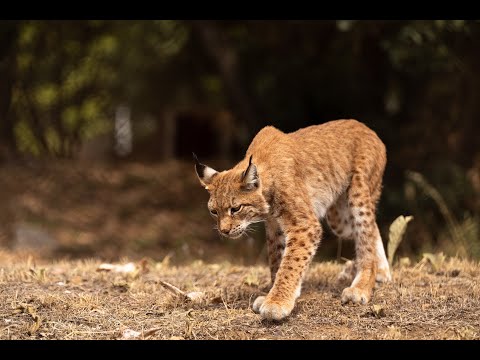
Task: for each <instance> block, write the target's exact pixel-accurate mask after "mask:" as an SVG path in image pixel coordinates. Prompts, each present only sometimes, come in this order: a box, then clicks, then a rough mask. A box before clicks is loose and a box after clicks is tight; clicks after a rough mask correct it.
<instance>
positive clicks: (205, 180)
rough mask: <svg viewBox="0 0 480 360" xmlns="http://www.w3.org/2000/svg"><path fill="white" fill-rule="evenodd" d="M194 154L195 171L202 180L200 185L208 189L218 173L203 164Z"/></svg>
mask: <svg viewBox="0 0 480 360" xmlns="http://www.w3.org/2000/svg"><path fill="white" fill-rule="evenodd" d="M192 154H193V159H194V160H195V171H196V173H197V176H198V179H199V180H200V184H202V186H203V187H205V188H206V187H207V186H208V185H209V184H210V183H211V182H212V178H213V177H214V176H215V175H217V173H218V172H217V171H216V170H214V169H212V168H211V167H208V166H207V165H203V164H201V163H200V162H199V161H198V158H197V155H195V153H192Z"/></svg>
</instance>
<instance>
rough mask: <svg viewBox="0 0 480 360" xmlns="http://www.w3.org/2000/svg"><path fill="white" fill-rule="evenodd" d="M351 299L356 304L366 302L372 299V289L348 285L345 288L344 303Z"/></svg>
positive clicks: (343, 293)
mask: <svg viewBox="0 0 480 360" xmlns="http://www.w3.org/2000/svg"><path fill="white" fill-rule="evenodd" d="M349 301H351V302H352V303H354V304H362V305H364V304H366V303H367V302H369V301H370V290H365V289H361V288H358V287H348V288H346V289H343V292H342V304H346V303H348V302H349Z"/></svg>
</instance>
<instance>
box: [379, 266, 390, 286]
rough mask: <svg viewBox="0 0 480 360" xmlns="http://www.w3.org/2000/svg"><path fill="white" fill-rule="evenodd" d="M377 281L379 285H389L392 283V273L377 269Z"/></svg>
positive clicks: (384, 269) (387, 269)
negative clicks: (388, 283)
mask: <svg viewBox="0 0 480 360" xmlns="http://www.w3.org/2000/svg"><path fill="white" fill-rule="evenodd" d="M375 281H376V282H379V283H387V282H390V281H392V275H391V273H390V269H389V268H388V267H387V268H378V269H377V276H376V277H375Z"/></svg>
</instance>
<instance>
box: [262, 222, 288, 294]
mask: <svg viewBox="0 0 480 360" xmlns="http://www.w3.org/2000/svg"><path fill="white" fill-rule="evenodd" d="M265 227H266V235H267V249H268V264H269V266H270V275H271V277H272V285H273V283H274V282H275V275H276V274H277V271H278V268H279V266H280V261H281V260H282V256H283V252H284V250H285V235H284V234H283V230H282V229H281V227H280V224H279V223H278V221H277V220H276V219H273V218H272V219H268V220H267V222H266V224H265Z"/></svg>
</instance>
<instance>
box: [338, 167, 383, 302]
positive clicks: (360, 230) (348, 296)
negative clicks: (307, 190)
mask: <svg viewBox="0 0 480 360" xmlns="http://www.w3.org/2000/svg"><path fill="white" fill-rule="evenodd" d="M347 198H348V205H349V208H350V211H351V216H352V217H353V219H352V224H353V237H354V240H355V253H356V261H355V265H356V270H357V272H356V274H355V278H354V279H353V282H352V284H351V285H350V287H348V288H346V289H344V290H343V293H342V299H341V300H342V303H346V302H349V301H351V302H353V303H362V304H366V303H367V302H368V301H369V300H370V297H371V293H372V290H373V288H374V286H375V277H376V272H377V252H376V248H377V247H376V242H377V236H376V235H377V231H378V228H377V226H376V223H375V205H374V203H373V201H372V199H371V196H370V189H369V187H368V185H367V181H366V178H365V175H363V174H362V173H361V172H360V171H356V172H355V174H354V176H353V178H352V183H351V185H350V189H349V191H348V194H347Z"/></svg>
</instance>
